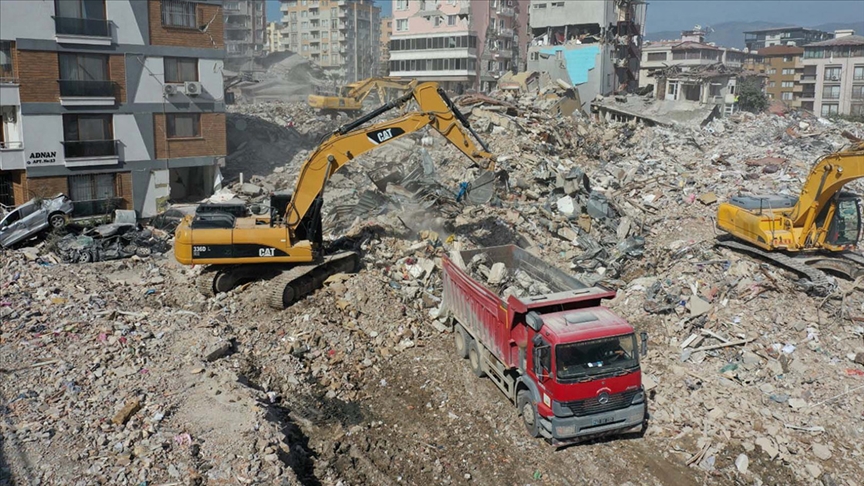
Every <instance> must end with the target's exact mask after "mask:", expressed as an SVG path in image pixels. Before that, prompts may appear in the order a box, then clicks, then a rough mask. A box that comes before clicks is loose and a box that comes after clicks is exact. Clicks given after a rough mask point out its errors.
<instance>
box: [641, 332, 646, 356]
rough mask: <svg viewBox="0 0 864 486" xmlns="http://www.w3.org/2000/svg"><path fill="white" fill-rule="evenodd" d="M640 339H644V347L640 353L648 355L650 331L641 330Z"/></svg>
mask: <svg viewBox="0 0 864 486" xmlns="http://www.w3.org/2000/svg"><path fill="white" fill-rule="evenodd" d="M639 339H640V340H641V341H642V349H641V351H640V354H641V355H642V356H647V355H648V333H647V332H645V331H642V332H640V333H639Z"/></svg>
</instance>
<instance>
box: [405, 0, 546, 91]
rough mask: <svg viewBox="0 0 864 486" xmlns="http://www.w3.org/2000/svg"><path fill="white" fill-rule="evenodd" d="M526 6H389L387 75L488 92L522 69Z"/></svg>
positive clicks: (501, 1)
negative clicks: (505, 77) (388, 70)
mask: <svg viewBox="0 0 864 486" xmlns="http://www.w3.org/2000/svg"><path fill="white" fill-rule="evenodd" d="M528 5H529V1H528V0H486V1H482V2H476V1H475V2H471V1H468V0H448V1H436V0H428V1H427V0H419V1H416V0H412V1H409V0H393V33H392V37H391V39H390V46H389V47H390V74H391V75H392V76H400V77H406V78H416V79H418V80H420V81H437V82H438V83H440V84H441V85H442V86H443V87H444V88H445V89H448V90H451V91H454V92H462V91H465V90H469V89H474V90H482V91H491V90H492V89H494V88H495V86H496V85H497V83H498V79H500V78H501V76H502V75H504V73H506V72H516V71H518V70H522V69H524V67H525V59H526V49H525V46H526V45H527V42H528V32H527V26H528Z"/></svg>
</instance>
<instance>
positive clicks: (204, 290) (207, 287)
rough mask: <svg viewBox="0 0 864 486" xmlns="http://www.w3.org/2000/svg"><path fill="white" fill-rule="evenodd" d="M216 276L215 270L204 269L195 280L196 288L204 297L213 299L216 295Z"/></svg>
mask: <svg viewBox="0 0 864 486" xmlns="http://www.w3.org/2000/svg"><path fill="white" fill-rule="evenodd" d="M214 276H215V269H209V268H208V269H204V271H203V272H201V274H200V275H198V277H196V278H195V288H196V289H198V292H200V293H201V295H203V296H204V297H213V296H215V295H216V292H214V291H213V277H214Z"/></svg>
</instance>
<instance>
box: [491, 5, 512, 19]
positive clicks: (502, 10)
mask: <svg viewBox="0 0 864 486" xmlns="http://www.w3.org/2000/svg"><path fill="white" fill-rule="evenodd" d="M495 13H496V14H498V15H499V16H501V17H513V16H514V15H516V11H515V10H513V8H512V7H498V9H497V10H496V11H495Z"/></svg>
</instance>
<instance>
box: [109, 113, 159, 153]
mask: <svg viewBox="0 0 864 486" xmlns="http://www.w3.org/2000/svg"><path fill="white" fill-rule="evenodd" d="M114 138H116V139H117V140H120V145H121V147H122V148H121V149H120V150H121V154H122V155H123V157H122V159H123V160H124V161H126V162H131V161H134V160H150V154H148V153H147V145H146V144H145V142H144V137H143V136H142V135H141V130H139V129H138V124H137V123H135V117H134V116H133V115H114Z"/></svg>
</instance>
